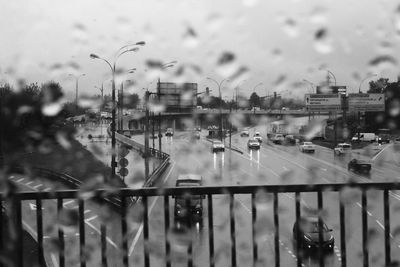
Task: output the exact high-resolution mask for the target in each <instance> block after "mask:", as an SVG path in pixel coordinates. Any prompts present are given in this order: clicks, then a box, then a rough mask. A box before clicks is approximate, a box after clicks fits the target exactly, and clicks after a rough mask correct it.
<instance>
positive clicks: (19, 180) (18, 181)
mask: <svg viewBox="0 0 400 267" xmlns="http://www.w3.org/2000/svg"><path fill="white" fill-rule="evenodd" d="M23 180H25V178H21V179H18V180H17V183H20V182H22V181H23Z"/></svg>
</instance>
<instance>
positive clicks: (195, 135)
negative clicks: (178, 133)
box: [190, 131, 200, 140]
mask: <svg viewBox="0 0 400 267" xmlns="http://www.w3.org/2000/svg"><path fill="white" fill-rule="evenodd" d="M190 137H191V139H192V140H198V139H200V132H199V131H193V132H192V134H191V136H190Z"/></svg>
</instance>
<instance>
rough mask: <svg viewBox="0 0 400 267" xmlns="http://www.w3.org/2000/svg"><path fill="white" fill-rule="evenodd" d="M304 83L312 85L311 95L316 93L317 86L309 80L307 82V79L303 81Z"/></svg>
mask: <svg viewBox="0 0 400 267" xmlns="http://www.w3.org/2000/svg"><path fill="white" fill-rule="evenodd" d="M303 82H306V83H308V84H310V85H311V93H312V92H313V91H314V87H315V85H314V84H313V83H312V82H310V81H309V80H306V79H303Z"/></svg>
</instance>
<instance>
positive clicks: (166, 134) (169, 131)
mask: <svg viewBox="0 0 400 267" xmlns="http://www.w3.org/2000/svg"><path fill="white" fill-rule="evenodd" d="M165 136H168V137H171V136H174V130H172V128H167V131H166V132H165Z"/></svg>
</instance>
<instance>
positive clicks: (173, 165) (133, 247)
mask: <svg viewBox="0 0 400 267" xmlns="http://www.w3.org/2000/svg"><path fill="white" fill-rule="evenodd" d="M174 167H175V161H173V163H172V166H171V169H170V170H169V172H168V174H167V176H166V177H165V178H164V181H163V183H164V184H165V183H166V182H167V180H168V179H169V176H170V175H171V173H172V170H173V169H174ZM158 198H159V197H156V198H155V199H154V201H153V203H151V206H150V209H149V211H148V214H149V215H150V214H151V211H152V210H153V208H154V206H155V204H156V201H157V200H158ZM142 232H143V223H141V224H140V226H139V229H138V231H137V232H136V235H135V238H134V239H133V241H132V244H131V246H130V247H129V253H128V257H130V256H131V255H132V253H133V251H134V250H135V246H136V244H137V242H138V241H139V238H140V236H141V235H142Z"/></svg>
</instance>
